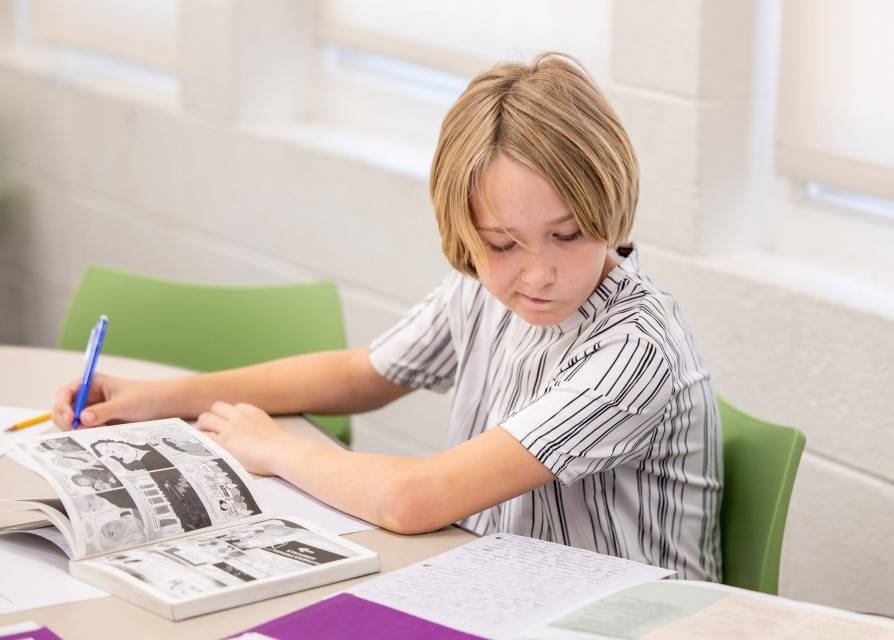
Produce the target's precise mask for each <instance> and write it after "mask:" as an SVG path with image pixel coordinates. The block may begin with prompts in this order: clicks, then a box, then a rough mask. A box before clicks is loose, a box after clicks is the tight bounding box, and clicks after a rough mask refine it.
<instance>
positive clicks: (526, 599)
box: [348, 533, 673, 639]
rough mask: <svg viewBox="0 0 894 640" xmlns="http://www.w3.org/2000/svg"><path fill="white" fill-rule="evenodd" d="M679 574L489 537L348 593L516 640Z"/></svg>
mask: <svg viewBox="0 0 894 640" xmlns="http://www.w3.org/2000/svg"><path fill="white" fill-rule="evenodd" d="M672 573H673V571H668V570H665V569H659V568H656V567H650V566H647V565H644V564H640V563H638V562H633V561H630V560H623V559H620V558H613V557H610V556H605V555H601V554H598V553H595V552H592V551H586V550H584V549H576V548H574V547H568V546H565V545H561V544H555V543H552V542H545V541H543V540H538V539H535V538H527V537H525V536H518V535H512V534H505V533H504V534H494V535H490V536H485V537H483V538H480V539H478V540H475V541H473V542H470V543H468V544H465V545H463V546H461V547H457V548H455V549H452V550H450V551H447V552H446V553H442V554H441V555H438V556H435V557H433V558H430V559H428V560H425V561H423V562H419V563H416V564H414V565H410V566H409V567H406V568H404V569H400V570H398V571H392V572H390V573H386V574H384V575H382V576H379V577H377V578H374V579H372V580H368V581H367V582H364V583H362V584H360V585H357V586H356V587H352V588H351V589H349V590H348V593H353V594H354V595H355V596H358V597H361V598H364V599H366V600H370V601H372V602H377V603H379V604H381V605H385V606H388V607H392V608H394V609H398V610H400V611H403V612H405V613H409V614H411V615H415V616H417V617H420V618H425V619H427V620H431V621H434V622H437V623H439V624H442V625H445V626H447V627H452V628H454V629H459V630H460V631H464V632H466V633H471V634H474V635H480V636H484V637H487V638H497V639H499V638H511V637H513V636H515V635H516V634H517V633H518V632H519V631H521V630H522V629H524V628H525V627H527V626H530V625H532V624H534V623H535V622H537V621H539V620H542V619H544V618H546V617H550V616H552V615H554V614H555V613H557V612H559V611H562V610H564V609H565V608H566V607H567V606H568V605H569V603H571V602H574V601H577V600H580V601H585V600H587V599H590V598H592V597H594V596H596V595H598V594H608V593H611V592H614V591H617V590H618V589H621V588H624V587H627V586H632V585H635V584H639V583H642V582H651V581H653V580H658V579H660V578H662V577H664V576H667V575H670V574H672Z"/></svg>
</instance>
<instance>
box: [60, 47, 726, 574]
mask: <svg viewBox="0 0 894 640" xmlns="http://www.w3.org/2000/svg"><path fill="white" fill-rule="evenodd" d="M638 179H639V176H638V166H637V162H636V157H635V154H634V152H633V149H632V147H631V145H630V141H629V139H628V137H627V134H626V132H625V131H624V129H623V127H622V126H621V124H620V122H619V121H618V119H617V116H616V115H615V113H614V111H613V110H612V108H611V107H610V105H609V104H608V103H607V101H606V100H605V98H604V97H603V96H602V94H601V93H600V91H599V90H598V88H597V87H596V85H595V84H594V83H593V81H592V80H591V78H590V77H589V76H588V75H587V74H586V72H585V71H584V70H583V69H582V68H581V67H580V66H579V65H578V64H577V62H576V61H575V60H573V59H572V58H570V57H568V56H564V55H561V54H544V55H541V56H539V57H538V58H536V59H535V60H534V61H533V63H532V64H530V65H524V64H504V65H498V66H496V67H494V68H493V69H491V70H489V71H486V72H484V73H482V74H481V75H479V76H478V77H476V78H475V79H474V80H473V81H472V82H471V83H470V85H469V87H468V88H467V90H466V91H465V92H464V93H463V95H462V96H461V97H460V98H459V100H458V101H457V103H456V104H455V105H454V106H453V108H452V109H451V110H450V112H449V113H448V115H447V116H446V118H445V121H444V124H443V126H442V129H441V136H440V139H439V142H438V147H437V150H436V153H435V157H434V161H433V163H432V170H431V184H430V188H431V194H432V200H433V203H434V207H435V212H436V216H437V219H438V224H439V228H440V232H441V238H442V248H443V251H444V253H445V255H446V256H447V258H448V260H449V261H450V263H451V265H452V266H453V267H454V269H455V272H453V273H451V274H450V275H448V276H447V277H446V278H445V279H444V281H443V282H442V283H441V285H440V286H439V287H438V288H437V289H435V290H434V291H433V292H432V293H431V294H430V295H429V296H428V297H427V298H426V299H425V300H424V301H423V302H421V303H420V304H419V305H417V306H416V307H414V308H413V309H412V310H411V311H410V312H409V313H408V314H407V316H406V317H405V318H404V319H403V320H402V321H401V322H400V323H398V325H396V326H395V327H394V328H393V329H391V330H390V331H389V332H387V333H386V334H385V335H383V336H381V337H380V338H379V339H377V340H376V341H375V342H374V343H373V344H372V345H371V346H370V347H369V348H364V349H355V350H348V351H338V352H326V353H317V354H309V355H305V356H296V357H292V358H286V359H282V360H277V361H273V362H269V363H264V364H260V365H256V366H252V367H246V368H242V369H236V370H232V371H225V372H218V373H211V374H205V375H200V376H191V377H188V378H178V379H174V380H160V381H150V382H131V381H125V380H120V379H115V378H108V377H105V376H102V375H97V377H96V378H95V380H94V386H93V390H92V393H91V398H90V406H89V407H88V408H87V409H86V410H85V411H84V412H83V413H82V415H81V423H82V424H83V425H84V426H96V425H100V424H104V423H106V422H108V421H110V420H126V421H134V420H143V419H149V418H155V417H163V416H170V415H181V416H196V415H198V421H197V426H198V428H199V429H201V430H202V431H204V432H205V433H207V434H208V435H210V436H211V437H212V438H214V439H215V440H217V441H218V442H220V443H221V444H222V445H223V446H225V447H226V448H227V449H228V450H230V451H231V452H232V453H233V454H234V455H235V456H236V457H237V458H238V459H239V460H240V462H242V463H243V464H244V465H245V466H246V467H247V468H248V469H249V470H250V471H253V472H255V473H258V474H262V475H278V476H281V477H283V478H285V479H286V480H288V481H290V482H292V483H294V484H295V485H296V486H298V487H300V488H301V489H303V490H305V491H307V492H308V493H310V494H311V495H313V496H315V497H317V498H318V499H320V500H323V501H324V502H327V503H329V504H331V505H332V506H334V507H337V508H339V509H341V510H343V511H345V512H347V513H351V514H353V515H356V516H358V517H361V518H363V519H365V520H368V521H370V522H372V523H375V524H378V525H380V526H382V527H385V528H387V529H390V530H393V531H396V532H399V533H417V532H425V531H432V530H435V529H438V528H440V527H443V526H445V525H447V524H450V523H453V522H456V521H462V523H463V524H464V525H465V526H467V527H469V528H470V529H472V530H474V531H476V532H478V533H481V534H487V533H492V532H496V531H504V532H513V533H519V534H523V535H529V536H534V537H539V538H543V539H547V540H552V541H555V542H560V543H564V544H569V545H573V546H578V547H583V548H588V549H593V550H595V551H599V552H602V553H607V554H611V555H615V556H621V557H627V558H631V559H633V560H638V561H641V562H646V563H649V564H653V565H659V566H663V567H667V568H670V569H674V570H676V571H678V577H681V578H694V579H709V580H718V579H719V578H720V566H719V565H720V547H719V524H718V514H719V504H720V503H719V500H720V478H721V469H720V465H721V458H720V455H721V452H720V435H719V424H718V419H717V412H716V408H715V405H714V396H713V391H712V389H711V386H710V382H709V376H708V373H707V370H706V369H705V367H704V365H703V363H702V361H701V357H700V356H699V354H698V351H697V349H696V347H695V345H694V341H693V339H692V336H691V334H690V332H689V330H688V328H687V326H686V324H685V323H684V321H683V319H682V316H681V315H680V311H679V308H678V306H677V304H676V302H675V301H674V300H673V298H671V297H670V296H669V295H668V294H666V293H665V292H663V291H662V290H660V289H659V288H657V287H656V286H655V285H654V284H652V283H651V281H649V280H648V279H647V278H645V277H644V276H642V275H640V274H639V273H638V265H637V262H638V259H637V254H636V250H635V247H634V246H633V245H632V244H625V242H626V240H627V235H628V233H629V231H630V228H631V226H632V223H633V217H634V210H635V207H636V202H637V197H638ZM76 387H77V384H76V383H72V384H69V385H67V386H66V387H64V388H63V389H61V390H60V391H59V394H58V397H57V402H56V406H55V416H54V420H55V422H56V424H57V425H58V426H59V427H61V428H69V425H70V424H71V421H72V418H73V415H72V409H71V401H72V397H73V394H74V392H75V390H76ZM420 387H424V388H430V389H435V390H446V389H448V388H451V387H452V388H453V390H454V395H455V398H454V404H453V409H452V412H451V418H450V443H449V444H450V446H449V448H447V449H446V450H445V451H443V452H441V453H438V454H436V455H433V456H428V457H425V458H409V457H401V456H385V455H372V454H364V453H356V452H350V451H343V450H339V449H335V448H332V447H326V446H323V445H318V444H315V443H313V442H309V441H306V440H303V439H301V438H298V437H296V436H293V435H290V434H288V433H286V432H285V431H284V430H283V429H282V428H280V427H279V426H278V425H277V424H276V422H274V420H273V419H272V418H270V416H269V414H270V413H294V412H309V413H317V414H325V413H349V412H359V411H366V410H370V409H374V408H378V407H381V406H383V405H385V404H387V403H389V402H391V401H393V400H395V399H397V398H399V397H401V396H403V395H405V394H407V393H409V392H410V391H411V390H413V389H416V388H420ZM233 403H238V404H233Z"/></svg>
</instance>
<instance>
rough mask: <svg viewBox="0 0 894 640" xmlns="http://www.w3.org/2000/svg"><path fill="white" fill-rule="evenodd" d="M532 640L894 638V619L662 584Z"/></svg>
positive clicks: (605, 603) (564, 621)
mask: <svg viewBox="0 0 894 640" xmlns="http://www.w3.org/2000/svg"><path fill="white" fill-rule="evenodd" d="M521 635H522V637H524V638H526V639H528V640H595V639H597V638H641V639H643V640H653V639H654V640H657V639H658V638H661V640H693V639H694V640H699V639H705V640H743V639H747V638H760V639H761V640H796V639H798V638H812V639H813V640H835V639H838V638H848V639H850V640H861V639H866V640H868V639H870V638H872V639H873V640H894V620H884V619H882V618H875V617H870V616H861V615H858V614H854V613H851V612H848V611H841V610H837V609H833V608H830V607H821V606H819V605H812V604H808V603H802V602H797V601H794V600H788V599H785V598H779V597H775V596H768V595H766V594H760V593H756V592H751V591H746V590H743V589H735V588H732V587H725V586H723V585H714V584H709V583H699V582H687V581H675V580H667V581H658V582H652V583H648V584H640V585H636V586H634V587H630V588H628V589H625V590H623V591H620V592H618V593H615V594H612V595H609V596H606V597H603V598H599V599H597V600H595V601H593V602H589V603H587V604H585V605H584V606H580V607H576V608H575V609H574V610H572V611H568V612H566V613H563V614H560V615H559V616H557V617H556V618H555V619H554V620H552V621H549V622H546V623H544V624H541V625H538V626H536V627H535V628H531V629H526V630H525V631H524V633H522V634H521Z"/></svg>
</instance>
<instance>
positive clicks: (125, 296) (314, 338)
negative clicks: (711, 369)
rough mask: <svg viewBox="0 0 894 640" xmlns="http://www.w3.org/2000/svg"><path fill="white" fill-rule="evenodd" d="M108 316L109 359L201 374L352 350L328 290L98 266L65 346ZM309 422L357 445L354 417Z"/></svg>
mask: <svg viewBox="0 0 894 640" xmlns="http://www.w3.org/2000/svg"><path fill="white" fill-rule="evenodd" d="M103 313H104V314H106V315H107V316H108V317H109V329H108V332H107V334H106V339H105V344H104V346H103V353H108V354H112V355H121V356H128V357H132V358H140V359H143V360H152V361H155V362H163V363H167V364H173V365H176V366H180V367H185V368H187V369H193V370H196V371H217V370H221V369H229V368H233V367H240V366H245V365H249V364H256V363H259V362H263V361H266V360H272V359H275V358H281V357H284V356H288V355H293V354H300V353H308V352H312V351H327V350H333V349H343V348H344V347H345V331H344V324H343V320H342V313H341V305H340V303H339V299H338V293H337V291H336V288H335V285H333V284H332V283H329V282H313V283H293V284H284V285H269V286H217V285H205V284H196V283H187V282H178V281H172V280H164V279H159V278H153V277H149V276H145V275H140V274H136V273H130V272H127V271H121V270H118V269H112V268H109V267H105V266H101V265H92V266H90V267H88V268H87V270H86V271H85V273H84V275H83V277H82V278H81V281H80V283H79V285H78V287H77V289H76V291H75V293H74V295H73V296H72V300H71V303H70V304H69V307H68V310H67V312H66V315H65V319H64V321H63V324H62V331H61V333H60V336H59V342H58V346H59V347H61V348H63V349H74V350H82V349H84V347H85V345H86V342H87V337H88V336H89V334H90V330H91V328H92V327H93V325H94V324H95V323H96V319H97V318H98V317H99V315H100V314H103ZM309 417H310V418H311V419H313V420H314V421H315V422H316V423H317V424H319V425H320V426H321V427H323V428H324V429H325V430H326V431H328V432H329V433H331V434H332V435H334V436H335V437H337V438H339V439H340V440H342V441H343V442H345V443H349V442H350V439H351V431H350V421H349V418H348V417H347V416H309Z"/></svg>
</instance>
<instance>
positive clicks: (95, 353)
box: [71, 315, 109, 429]
mask: <svg viewBox="0 0 894 640" xmlns="http://www.w3.org/2000/svg"><path fill="white" fill-rule="evenodd" d="M108 324H109V319H108V318H107V317H106V316H104V315H102V316H99V320H97V322H96V326H95V327H93V331H91V332H90V340H89V341H88V342H87V352H86V353H85V354H84V357H85V358H86V359H87V364H86V366H85V367H84V377H83V378H81V386H80V387H78V396H77V398H75V406H74V420H73V421H72V423H71V428H72V429H77V428H78V425H80V424H81V411H83V410H84V405H85V404H87V396H89V395H90V384H91V383H92V382H93V371H94V370H95V369H96V361H97V360H98V359H99V352H100V351H101V350H102V341H103V340H105V337H106V327H107V326H108Z"/></svg>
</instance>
